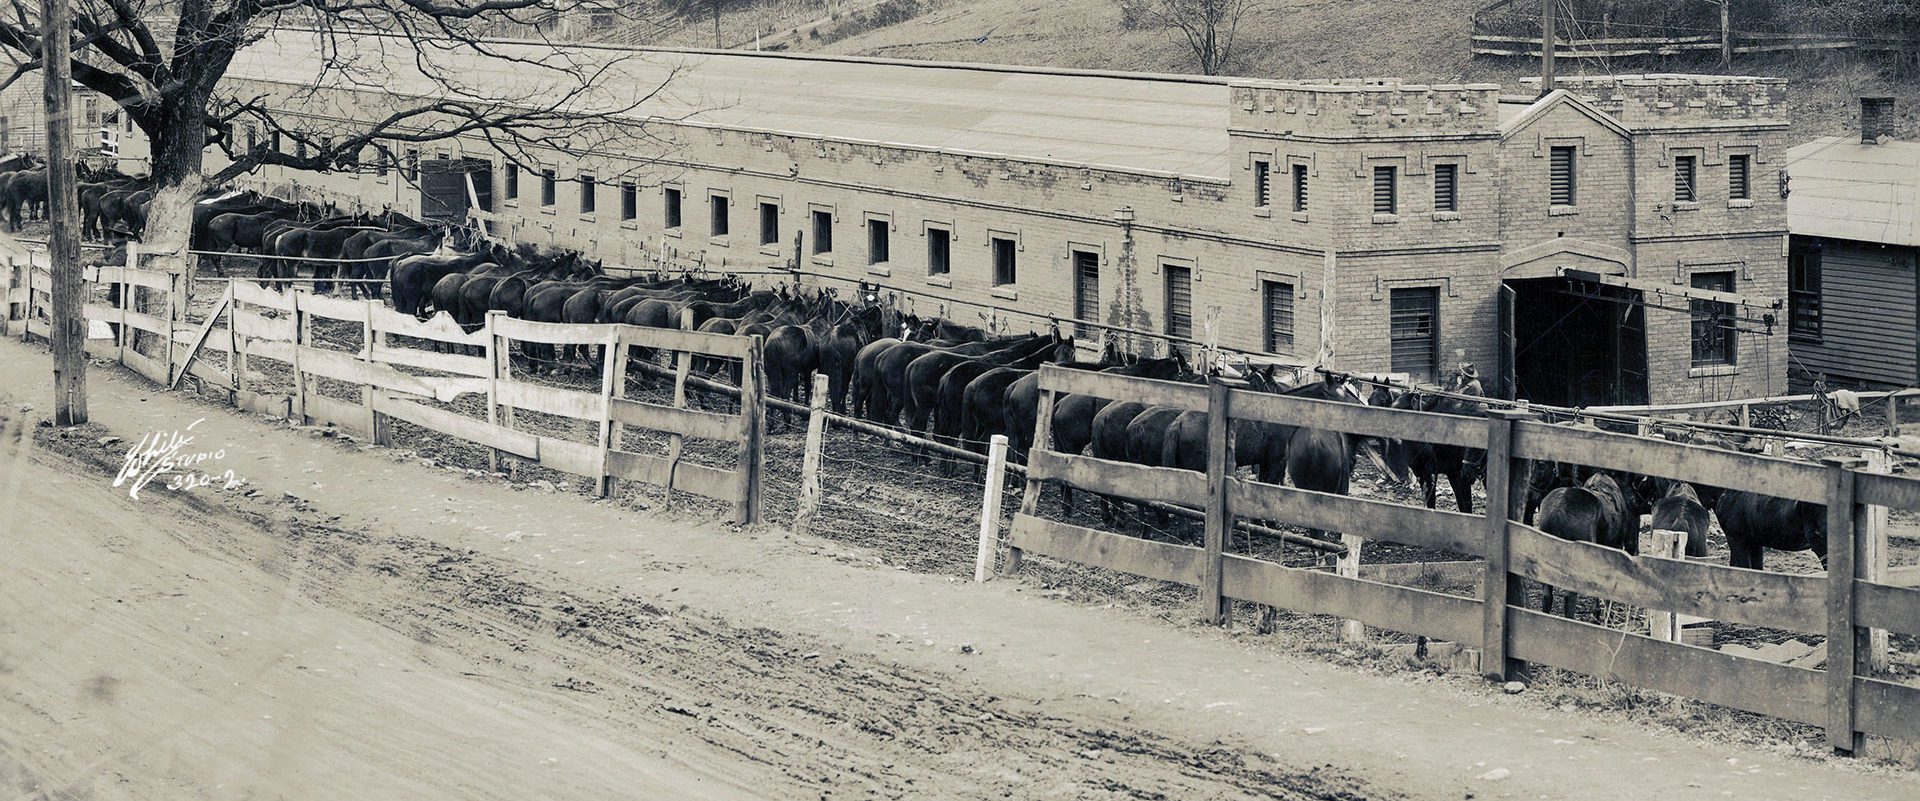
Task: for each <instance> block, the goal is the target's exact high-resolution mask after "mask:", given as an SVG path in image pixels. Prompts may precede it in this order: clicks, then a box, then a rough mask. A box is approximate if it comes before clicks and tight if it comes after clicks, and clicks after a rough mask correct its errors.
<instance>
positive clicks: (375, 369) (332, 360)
mask: <svg viewBox="0 0 1920 801" xmlns="http://www.w3.org/2000/svg"><path fill="white" fill-rule="evenodd" d="M301 303H302V304H305V303H306V301H304V300H302V301H301ZM302 311H305V308H304V305H303V307H302ZM298 348H299V358H300V369H301V370H302V371H303V372H306V373H308V374H311V375H318V376H325V377H327V378H332V379H337V380H340V381H345V382H347V383H350V384H361V385H365V386H371V387H378V388H380V389H385V390H392V391H394V392H404V393H407V394H409V395H419V396H421V397H427V398H433V399H435V400H438V401H440V402H442V403H447V402H450V401H452V400H453V399H454V398H457V397H459V396H460V395H462V394H465V393H468V392H484V391H486V379H482V378H473V377H467V376H462V377H435V376H415V375H409V374H407V373H403V372H400V371H399V370H395V369H393V368H392V367H389V366H387V365H384V364H380V363H377V362H368V361H362V360H361V359H360V357H359V355H358V354H353V353H345V352H342V351H337V350H327V349H325V348H312V347H308V346H305V345H300V346H298ZM556 391H561V392H565V391H568V390H556ZM581 394H584V393H581Z"/></svg>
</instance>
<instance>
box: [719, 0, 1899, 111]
mask: <svg viewBox="0 0 1920 801" xmlns="http://www.w3.org/2000/svg"><path fill="white" fill-rule="evenodd" d="M1482 2H1483V0H1424V2H1421V3H1419V4H1418V6H1417V10H1414V8H1410V7H1409V4H1407V3H1404V2H1396V1H1394V0H1267V2H1265V3H1264V4H1263V5H1262V6H1261V7H1260V8H1258V9H1256V10H1254V11H1251V12H1249V13H1248V15H1247V18H1246V19H1245V20H1244V22H1243V23H1242V25H1241V30H1240V35H1239V39H1240V45H1239V46H1238V47H1237V53H1236V59H1235V63H1236V65H1237V66H1236V67H1235V69H1234V70H1233V72H1234V73H1235V74H1238V75H1250V76H1259V77H1273V78H1323V77H1335V76H1339V77H1364V76H1398V77H1401V78H1404V79H1407V80H1410V81H1432V82H1446V83H1457V82H1462V81H1490V82H1495V83H1504V84H1509V85H1512V84H1514V83H1515V81H1516V79H1518V78H1520V77H1522V76H1527V75H1532V74H1535V71H1536V70H1537V69H1538V67H1537V64H1536V63H1535V62H1533V61H1531V60H1523V59H1502V60H1494V59H1488V58H1484V57H1483V58H1478V59H1476V58H1474V57H1472V56H1471V55H1470V54H1469V53H1468V45H1467V42H1468V33H1469V30H1470V23H1469V21H1468V16H1469V15H1470V14H1471V13H1472V12H1473V11H1474V10H1475V9H1476V8H1478V7H1480V5H1482ZM776 4H777V5H779V6H781V7H783V8H788V9H791V8H793V7H794V6H795V5H797V4H796V3H794V2H793V0H785V2H777V3H776ZM798 5H811V6H812V7H813V8H815V9H816V10H817V11H818V12H819V13H820V16H818V17H816V18H815V19H814V20H813V21H811V22H806V23H794V24H792V25H791V27H783V28H779V29H774V30H772V31H771V32H770V33H768V34H767V35H766V36H765V37H763V41H762V46H763V47H765V48H768V49H776V48H777V49H788V50H793V51H804V52H819V53H832V54H840V55H858V56H875V57H885V58H910V59H930V60H943V61H978V62H989V63H1000V64H1026V65H1041V66H1060V67H1079V68H1091V69H1114V70H1134V71H1145V72H1191V71H1193V67H1192V59H1191V55H1190V54H1189V53H1188V52H1187V51H1186V48H1185V45H1184V44H1182V43H1178V42H1176V41H1175V40H1174V39H1173V38H1172V36H1170V35H1169V34H1168V33H1166V32H1162V31H1158V30H1125V29H1124V28H1123V26H1122V20H1121V11H1120V6H1119V5H1118V3H1117V2H1115V0H879V1H878V2H835V3H805V4H798ZM743 16H744V15H743ZM795 17H796V15H793V14H791V13H790V14H788V15H787V16H786V17H785V18H786V19H793V18H795ZM748 30H749V31H750V30H751V28H749V29H748ZM749 36H750V34H749ZM744 45H745V46H747V47H752V46H753V45H752V44H751V42H750V41H748V42H745V43H744ZM1605 66H1611V67H1612V70H1613V71H1615V72H1718V71H1719V69H1718V65H1717V64H1715V63H1714V62H1713V61H1712V60H1710V59H1685V58H1671V59H1642V60H1638V61H1633V62H1623V61H1618V60H1616V61H1615V62H1614V63H1612V64H1609V65H1605ZM1734 68H1735V69H1734V71H1736V72H1740V73H1744V74H1760V75H1778V76H1781V77H1785V78H1788V79H1789V80H1791V81H1793V87H1794V88H1793V91H1792V92H1791V96H1792V98H1793V112H1794V124H1793V139H1794V141H1801V140H1804V139H1808V138H1812V137H1815V136H1822V135H1827V134H1845V133H1849V132H1851V131H1853V130H1855V129H1854V127H1853V126H1854V124H1855V117H1856V105H1855V104H1856V101H1855V99H1854V98H1856V97H1857V96H1858V95H1861V94H1890V95H1894V96H1896V97H1898V98H1899V104H1900V116H1901V117H1902V121H1903V124H1904V135H1905V136H1908V137H1915V136H1920V90H1917V89H1916V86H1915V82H1914V81H1910V80H1909V81H1895V80H1890V79H1888V78H1886V77H1883V76H1882V75H1880V74H1879V70H1878V69H1876V68H1874V67H1871V66H1867V65H1864V64H1862V63H1857V62H1855V60H1853V59H1851V58H1849V57H1847V56H1845V55H1834V54H1826V55H1814V56H1802V57H1798V58H1790V57H1789V58H1777V59H1747V60H1741V61H1736V62H1735V64H1734ZM1561 70H1562V72H1563V74H1581V73H1603V72H1604V71H1605V70H1604V69H1603V65H1600V64H1597V63H1592V62H1585V61H1563V62H1562V66H1561Z"/></svg>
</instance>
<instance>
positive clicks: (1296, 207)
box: [1287, 161, 1313, 214]
mask: <svg viewBox="0 0 1920 801" xmlns="http://www.w3.org/2000/svg"><path fill="white" fill-rule="evenodd" d="M1287 172H1288V174H1289V175H1290V176H1292V178H1291V183H1290V186H1289V187H1288V188H1289V190H1290V191H1291V192H1292V194H1293V197H1292V199H1291V202H1292V205H1293V213H1294V214H1306V213H1307V205H1308V203H1310V202H1311V200H1312V196H1313V195H1312V186H1311V183H1310V174H1311V172H1312V171H1311V170H1310V169H1308V167H1307V164H1306V162H1303V161H1296V162H1294V163H1293V164H1292V165H1291V168H1290V169H1289V170H1288V171H1287Z"/></svg>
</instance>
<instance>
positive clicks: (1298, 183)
mask: <svg viewBox="0 0 1920 801" xmlns="http://www.w3.org/2000/svg"><path fill="white" fill-rule="evenodd" d="M1293 210H1294V211H1297V212H1305V211H1306V210H1307V165H1305V164H1295V165H1293Z"/></svg>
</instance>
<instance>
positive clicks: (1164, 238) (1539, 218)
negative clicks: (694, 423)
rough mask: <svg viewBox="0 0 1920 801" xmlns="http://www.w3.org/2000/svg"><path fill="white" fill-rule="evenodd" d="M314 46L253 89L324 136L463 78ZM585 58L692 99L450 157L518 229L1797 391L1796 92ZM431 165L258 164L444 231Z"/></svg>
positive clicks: (1525, 370) (1694, 386) (1215, 323)
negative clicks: (351, 58)
mask: <svg viewBox="0 0 1920 801" xmlns="http://www.w3.org/2000/svg"><path fill="white" fill-rule="evenodd" d="M301 36H302V35H301V34H300V33H299V32H287V31H282V32H277V33H275V34H274V35H272V36H269V37H268V38H266V39H265V40H264V41H262V42H261V43H260V44H258V45H256V46H254V47H253V48H251V49H250V50H248V51H247V52H246V53H243V54H242V56H241V58H239V59H237V60H236V62H235V65H234V67H233V69H232V71H231V72H230V76H229V82H230V84H231V86H230V90H231V91H232V92H234V93H235V94H245V95H248V96H255V95H264V96H267V97H270V98H275V100H276V102H280V103H281V105H280V106H279V107H280V108H282V109H284V110H285V111H286V112H287V118H288V119H294V120H300V121H302V123H303V124H309V125H311V126H312V131H313V132H314V133H315V134H316V135H325V134H326V132H327V131H328V130H329V129H330V128H334V127H339V128H340V129H341V130H345V127H344V126H348V125H351V122H348V121H351V120H355V119H366V118H371V117H372V116H373V115H374V114H376V113H378V112H379V110H380V109H381V108H383V107H386V106H387V105H388V104H391V103H393V102H395V100H394V98H395V97H396V96H407V95H425V94H428V93H429V91H430V90H431V88H432V87H431V86H430V85H428V84H426V83H424V82H423V81H421V80H420V79H419V76H417V75H408V74H401V73H396V74H394V75H392V76H390V79H389V80H382V81H380V82H379V86H377V87H375V86H368V85H357V84H353V83H349V82H346V81H345V79H343V78H340V77H339V76H338V75H336V76H335V77H334V78H332V79H330V80H329V82H328V83H326V84H325V86H326V88H327V89H328V91H326V92H323V93H320V94H318V95H302V94H300V91H301V90H302V89H303V88H305V87H309V86H311V85H312V84H313V81H314V79H313V76H314V75H315V74H316V72H317V65H316V63H315V60H314V57H313V56H312V55H311V52H312V48H311V47H310V46H307V47H303V46H302V45H301V42H302V41H303V40H302V39H301ZM369 38H374V37H369ZM500 46H501V47H506V48H527V49H529V52H532V51H531V49H532V48H536V47H544V46H538V45H533V44H515V45H506V44H502V45H500ZM569 50H570V55H572V56H574V57H576V58H579V59H585V60H594V59H600V60H605V61H607V62H609V63H615V65H614V67H613V69H612V70H611V71H610V74H611V75H613V76H614V78H611V79H608V80H606V81H605V83H606V86H607V90H608V91H610V92H614V93H615V94H616V96H617V94H618V93H619V92H622V91H631V92H646V91H648V90H650V89H652V88H653V87H656V86H659V85H661V84H662V83H665V84H666V86H667V88H666V90H664V91H662V92H659V93H657V94H656V95H654V96H653V97H652V98H651V99H649V101H648V102H647V103H646V104H643V105H642V106H641V107H640V108H639V109H638V110H637V111H634V112H630V113H627V114H625V115H623V116H621V117H619V118H617V119H615V120H614V123H615V124H616V125H620V126H628V127H632V128H635V129H638V128H640V127H641V126H644V128H645V131H646V134H647V135H646V136H645V137H644V138H642V137H634V138H633V139H632V140H631V142H630V143H628V144H623V145H619V146H611V147H605V148H602V149H600V150H596V151H595V152H594V153H593V154H592V155H590V156H588V157H586V158H581V159H575V158H571V157H565V158H563V157H560V156H558V155H553V156H552V157H550V158H547V159H544V160H541V162H540V163H539V164H538V165H537V169H531V170H530V169H525V168H514V167H509V166H503V162H504V159H502V158H501V156H500V155H499V154H498V153H496V152H493V151H491V150H490V149H489V148H488V147H486V146H485V145H484V143H482V142H480V141H478V140H473V141H459V142H446V143H441V144H437V145H435V146H431V147H430V148H429V150H430V151H432V152H428V153H423V154H419V157H420V158H424V159H425V160H426V161H427V162H428V163H431V164H440V165H452V167H451V168H453V169H461V170H467V171H471V172H472V173H473V178H474V184H475V185H476V188H477V189H479V190H481V192H482V193H484V194H486V195H488V197H486V198H485V199H484V200H483V205H488V206H491V207H492V208H491V211H492V213H493V214H494V215H495V218H496V220H497V222H498V224H499V225H501V226H502V227H503V228H505V229H510V230H511V231H512V233H513V234H514V235H515V236H516V237H518V238H523V239H533V240H535V241H553V242H556V243H559V244H563V245H568V246H573V247H578V248H581V249H583V250H586V251H589V252H591V253H593V254H596V255H599V256H602V257H605V258H607V259H608V260H609V262H610V263H623V262H624V263H638V261H639V260H640V256H641V254H657V253H660V252H662V251H663V250H671V251H672V252H675V253H680V254H696V253H697V254H699V255H700V256H701V257H702V258H703V259H704V262H705V263H706V264H707V265H708V266H710V267H711V266H716V265H721V264H724V265H726V266H729V267H758V268H765V267H768V266H773V265H780V264H791V263H793V262H794V260H795V255H796V253H797V254H798V264H799V266H800V267H801V268H803V269H805V270H807V271H809V272H816V273H820V274H822V275H825V276H829V277H830V278H826V279H815V280H821V281H825V282H832V281H836V280H844V281H847V282H855V281H869V282H872V283H875V284H878V285H880V286H882V287H885V288H889V289H892V290H894V292H895V293H896V294H897V296H898V297H899V298H901V302H902V303H903V304H911V305H912V306H913V307H914V308H915V310H917V311H921V312H928V311H939V310H942V309H944V310H945V312H946V313H947V314H948V315H950V316H953V317H956V318H960V319H963V320H966V319H969V318H970V317H971V315H972V314H973V313H976V312H978V311H979V310H980V308H982V307H985V306H996V307H1001V308H1004V309H1010V310H1014V311H1016V312H1020V313H1023V314H1026V315H1033V316H1034V318H1035V319H1044V318H1045V317H1047V316H1056V317H1059V318H1061V319H1065V320H1072V319H1075V318H1079V319H1086V320H1093V321H1097V322H1102V323H1106V324H1109V325H1115V326H1122V327H1126V328H1133V329H1137V330H1143V331H1152V332H1159V333H1170V334H1174V335H1177V336H1183V337H1189V338H1194V339H1205V338H1207V337H1209V336H1213V337H1217V340H1218V342H1219V343H1220V344H1221V345H1224V346H1228V347H1232V348H1238V349H1243V350H1248V351H1256V352H1264V353H1271V354H1275V355H1277V356H1279V357H1282V358H1286V359H1289V360H1293V361H1314V360H1321V361H1330V362H1331V363H1332V364H1333V365H1336V366H1338V367H1340V368H1342V369H1348V370H1353V371H1359V372H1375V373H1405V374H1410V375H1413V376H1417V377H1420V378H1433V377H1435V376H1438V375H1441V374H1444V372H1445V371H1446V370H1447V369H1449V368H1450V367H1451V366H1452V365H1453V364H1454V363H1455V362H1457V361H1461V360H1466V361H1472V362H1474V363H1476V364H1477V365H1479V366H1480V369H1481V373H1482V375H1483V376H1485V377H1486V378H1488V379H1490V380H1489V381H1488V382H1487V384H1488V387H1489V389H1490V390H1492V389H1497V388H1504V389H1508V390H1510V391H1513V392H1515V393H1516V394H1517V395H1518V396H1520V397H1525V398H1530V399H1532V400H1535V401H1538V402H1543V403H1578V404H1597V403H1635V402H1647V401H1652V402H1671V401H1691V400H1699V399H1703V398H1731V397H1748V396H1759V395H1765V394H1768V393H1770V392H1774V391H1778V390H1781V389H1783V388H1784V384H1785V372H1786V359H1787V348H1786V342H1785V327H1784V321H1783V320H1782V321H1781V325H1779V326H1773V325H1771V323H1772V321H1773V316H1774V315H1779V316H1780V317H1782V318H1783V317H1784V311H1783V310H1782V309H1781V308H1779V307H1777V306H1776V299H1778V298H1781V297H1782V296H1784V295H1785V293H1786V259H1785V251H1784V242H1785V235H1786V220H1785V204H1784V201H1783V200H1782V199H1781V196H1780V194H1781V193H1780V192H1779V191H1778V186H1777V181H1778V179H1777V177H1776V175H1777V173H1778V172H1779V169H1780V166H1781V164H1780V159H1781V157H1782V153H1783V151H1784V149H1785V141H1784V138H1785V131H1786V118H1785V115H1786V103H1785V97H1784V93H1785V89H1786V87H1785V83H1784V82H1783V81H1781V80H1777V79H1767V78H1743V77H1722V76H1676V75H1651V76H1618V77H1610V78H1604V79H1562V80H1561V81H1560V82H1559V84H1558V88H1556V89H1555V91H1553V92H1551V93H1548V94H1546V95H1544V96H1540V94H1539V92H1538V89H1537V85H1536V86H1533V87H1526V86H1523V87H1519V88H1518V90H1519V91H1521V92H1523V93H1524V97H1516V96H1514V95H1512V94H1503V92H1502V89H1501V87H1498V86H1494V85H1488V84H1467V85H1425V84H1421V85H1415V84H1406V83H1400V82H1396V81H1390V80H1387V81H1307V82H1285V81H1270V80H1257V79H1214V78H1202V77H1194V76H1166V75H1137V74H1123V73H1100V72H1087V71H1071V70H1042V69H1031V68H1017V67H996V66H984V65H970V64H969V65H958V64H933V63H920V62H897V61H876V60H861V59H846V58H827V57H815V56H797V55H789V54H770V53H769V54H761V53H737V52H702V51H665V50H658V51H645V50H639V51H637V50H631V49H616V48H598V47H591V46H579V47H576V48H569ZM616 62H617V63H616ZM460 66H461V67H462V71H461V74H463V75H467V76H470V77H471V78H473V79H475V80H488V79H491V80H497V81H512V80H514V79H515V76H514V75H513V74H511V73H507V72H498V73H497V74H491V75H490V74H489V73H488V72H487V71H488V70H489V69H494V70H497V69H498V68H496V67H492V66H490V65H488V64H484V63H480V62H477V61H476V62H474V63H472V64H465V65H460ZM394 69H396V70H404V69H409V67H407V66H405V65H401V66H397V67H394ZM669 79H670V80H669ZM588 111H590V109H588ZM240 135H243V136H246V135H248V134H240ZM411 158H412V157H411V156H403V157H402V158H401V161H402V162H403V163H402V164H400V165H396V166H395V167H393V168H391V169H389V168H386V167H380V168H375V167H371V166H365V165H366V164H368V163H369V160H370V159H372V160H374V161H377V159H374V157H373V156H372V155H371V154H368V155H367V156H363V158H362V162H363V166H362V168H361V170H360V171H358V172H342V173H329V174H314V173H303V174H294V173H290V172H286V171H279V170H274V169H269V170H265V171H263V172H262V174H261V175H259V176H258V178H259V179H260V180H262V181H265V182H267V183H269V184H288V183H294V182H297V183H299V184H301V185H302V187H303V188H304V189H306V190H309V191H320V192H328V193H332V194H336V195H338V196H340V197H343V198H352V199H356V200H358V201H360V202H363V203H366V204H368V205H373V206H377V205H380V204H389V203H390V204H393V205H394V206H395V207H396V208H398V209H401V210H403V211H408V212H414V213H418V212H419V211H420V209H421V202H422V193H421V191H420V190H419V189H418V188H417V187H416V186H415V185H414V184H413V180H414V179H415V178H416V177H419V173H418V172H417V171H414V170H412V169H411V165H410V160H411ZM536 158H538V154H536ZM463 159H464V161H463ZM427 178H429V179H431V178H432V176H427ZM1568 271H1573V275H1574V278H1569V277H1567V274H1568ZM1576 279H1577V280H1576ZM1024 323H1025V321H1020V322H1016V325H1023V324H1024ZM1210 326H1211V327H1212V328H1211V330H1209V327H1210ZM1769 328H1774V329H1777V330H1774V331H1772V332H1771V333H1769ZM1086 333H1087V334H1088V335H1089V336H1091V335H1092V334H1093V333H1095V332H1093V331H1088V332H1086Z"/></svg>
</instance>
